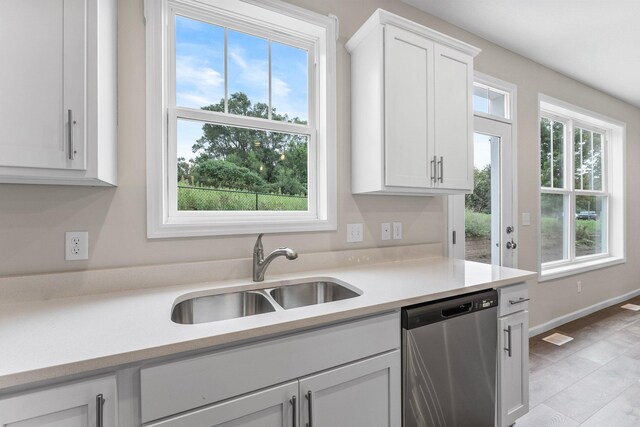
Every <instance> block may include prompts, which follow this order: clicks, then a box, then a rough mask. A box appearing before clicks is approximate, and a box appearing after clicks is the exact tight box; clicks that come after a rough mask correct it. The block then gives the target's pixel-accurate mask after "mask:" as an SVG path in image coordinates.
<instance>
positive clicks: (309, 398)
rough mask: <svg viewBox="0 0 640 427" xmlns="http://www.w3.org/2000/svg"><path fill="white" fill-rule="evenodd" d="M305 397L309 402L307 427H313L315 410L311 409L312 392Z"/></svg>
mask: <svg viewBox="0 0 640 427" xmlns="http://www.w3.org/2000/svg"><path fill="white" fill-rule="evenodd" d="M305 397H306V398H307V400H308V401H309V422H308V423H307V427H313V410H312V409H311V398H312V395H311V390H309V391H308V392H307V394H306V395H305Z"/></svg>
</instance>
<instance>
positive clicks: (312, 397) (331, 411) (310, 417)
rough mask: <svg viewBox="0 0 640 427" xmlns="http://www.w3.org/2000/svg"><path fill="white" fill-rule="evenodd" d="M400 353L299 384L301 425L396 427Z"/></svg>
mask: <svg viewBox="0 0 640 427" xmlns="http://www.w3.org/2000/svg"><path fill="white" fill-rule="evenodd" d="M400 398H401V397H400V351H399V350H396V351H394V352H391V353H387V354H384V355H382V356H377V357H373V358H371V359H366V360H363V361H361V362H357V363H353V364H350V365H346V366H344V367H342V368H338V369H334V370H331V371H328V372H324V373H321V374H318V375H314V376H311V377H307V378H304V379H302V380H300V399H301V400H302V402H301V403H302V404H301V405H300V408H301V418H300V425H306V424H305V423H308V424H309V425H313V426H314V427H353V426H367V427H399V426H400V423H401V410H400Z"/></svg>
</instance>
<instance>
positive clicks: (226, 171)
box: [177, 120, 308, 211]
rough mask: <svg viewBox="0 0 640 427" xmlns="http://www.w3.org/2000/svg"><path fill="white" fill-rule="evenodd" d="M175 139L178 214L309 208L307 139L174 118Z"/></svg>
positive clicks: (304, 209)
mask: <svg viewBox="0 0 640 427" xmlns="http://www.w3.org/2000/svg"><path fill="white" fill-rule="evenodd" d="M177 139H178V157H179V159H178V177H177V179H178V210H208V211H249V210H253V211H255V210H261V211H306V210H307V209H308V207H307V193H308V187H307V164H308V157H307V146H308V136H307V135H294V134H287V133H280V132H271V131H264V130H255V129H246V128H238V127H232V126H223V125H217V124H210V123H199V122H193V121H186V120H178V135H177ZM186 156H189V157H186ZM180 157H182V158H184V159H182V160H181V159H180ZM185 159H186V160H185Z"/></svg>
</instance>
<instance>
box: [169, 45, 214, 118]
mask: <svg viewBox="0 0 640 427" xmlns="http://www.w3.org/2000/svg"><path fill="white" fill-rule="evenodd" d="M176 86H177V88H176V89H177V90H176V92H177V97H178V101H179V103H180V105H182V106H185V107H194V108H200V107H202V106H204V105H208V104H211V103H215V102H218V101H219V100H220V98H222V96H223V93H224V78H223V76H222V74H221V73H220V72H219V71H217V70H215V69H213V68H211V67H210V66H208V65H207V64H206V63H205V61H203V60H201V59H198V58H196V57H192V56H179V57H177V58H176Z"/></svg>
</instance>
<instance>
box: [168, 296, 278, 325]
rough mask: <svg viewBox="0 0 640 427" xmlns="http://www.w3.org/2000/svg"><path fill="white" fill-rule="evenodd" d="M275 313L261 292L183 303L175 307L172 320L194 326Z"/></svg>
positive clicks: (196, 299)
mask: <svg viewBox="0 0 640 427" xmlns="http://www.w3.org/2000/svg"><path fill="white" fill-rule="evenodd" d="M273 311H276V309H275V308H274V307H273V305H272V304H271V303H270V302H269V300H268V299H267V298H266V297H265V296H264V295H263V294H262V293H260V292H250V291H247V292H233V293H228V294H219V295H207V296H202V297H196V298H191V299H188V300H186V301H182V302H181V303H178V304H176V305H175V306H174V307H173V311H172V312H171V320H173V321H174V322H176V323H182V324H194V323H204V322H214V321H216V320H226V319H235V318H238V317H245V316H253V315H255V314H262V313H270V312H273Z"/></svg>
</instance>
